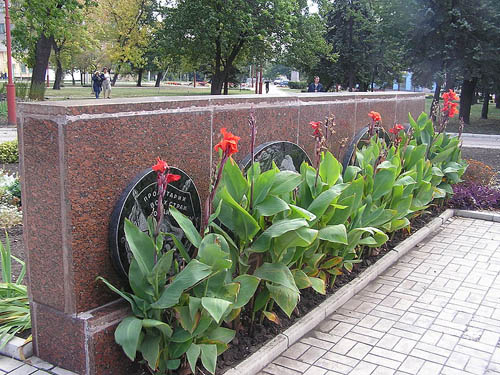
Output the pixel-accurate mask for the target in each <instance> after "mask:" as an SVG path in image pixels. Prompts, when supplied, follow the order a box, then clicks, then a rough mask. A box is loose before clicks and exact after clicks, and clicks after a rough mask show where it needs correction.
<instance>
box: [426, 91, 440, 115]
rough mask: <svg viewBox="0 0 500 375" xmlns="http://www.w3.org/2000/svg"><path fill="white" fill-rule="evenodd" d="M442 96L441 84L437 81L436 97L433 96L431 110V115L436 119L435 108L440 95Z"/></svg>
mask: <svg viewBox="0 0 500 375" xmlns="http://www.w3.org/2000/svg"><path fill="white" fill-rule="evenodd" d="M440 96H441V85H440V84H438V83H437V82H436V89H435V90H434V97H433V98H432V104H431V111H430V113H429V116H432V119H433V120H435V119H436V116H435V115H434V108H435V107H436V106H437V105H438V103H439V97H440Z"/></svg>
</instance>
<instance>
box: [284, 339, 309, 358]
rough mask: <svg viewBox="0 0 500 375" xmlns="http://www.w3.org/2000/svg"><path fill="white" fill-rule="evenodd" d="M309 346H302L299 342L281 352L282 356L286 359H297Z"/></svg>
mask: <svg viewBox="0 0 500 375" xmlns="http://www.w3.org/2000/svg"><path fill="white" fill-rule="evenodd" d="M310 347H311V346H310V345H306V344H303V343H301V342H298V343H295V344H293V345H292V346H291V347H289V348H288V349H287V350H286V351H285V352H283V355H284V356H285V357H288V358H292V359H297V358H299V357H300V356H301V355H302V354H304V352H305V351H306V350H307V349H309V348H310Z"/></svg>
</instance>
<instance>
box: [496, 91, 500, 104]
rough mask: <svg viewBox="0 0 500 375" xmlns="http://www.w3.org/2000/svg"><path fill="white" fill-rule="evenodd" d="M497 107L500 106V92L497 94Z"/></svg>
mask: <svg viewBox="0 0 500 375" xmlns="http://www.w3.org/2000/svg"><path fill="white" fill-rule="evenodd" d="M495 107H496V108H500V92H497V93H496V94H495Z"/></svg>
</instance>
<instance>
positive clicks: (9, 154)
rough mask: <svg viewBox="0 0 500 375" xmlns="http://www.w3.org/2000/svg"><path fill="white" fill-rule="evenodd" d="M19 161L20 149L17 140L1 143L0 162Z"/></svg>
mask: <svg viewBox="0 0 500 375" xmlns="http://www.w3.org/2000/svg"><path fill="white" fill-rule="evenodd" d="M18 161H19V149H18V145H17V141H7V142H3V143H0V163H4V164H5V163H17V162H18Z"/></svg>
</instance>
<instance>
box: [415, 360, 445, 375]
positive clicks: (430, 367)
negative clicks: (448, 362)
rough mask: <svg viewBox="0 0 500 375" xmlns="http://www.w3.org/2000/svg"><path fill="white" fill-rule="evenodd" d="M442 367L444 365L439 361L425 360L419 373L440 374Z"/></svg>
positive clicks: (423, 374) (426, 374)
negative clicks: (438, 362)
mask: <svg viewBox="0 0 500 375" xmlns="http://www.w3.org/2000/svg"><path fill="white" fill-rule="evenodd" d="M442 368H443V366H442V365H439V364H437V363H432V362H425V363H424V365H423V366H422V367H421V368H420V371H419V372H418V373H417V374H418V375H431V374H439V373H440V372H441V369H442Z"/></svg>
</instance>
